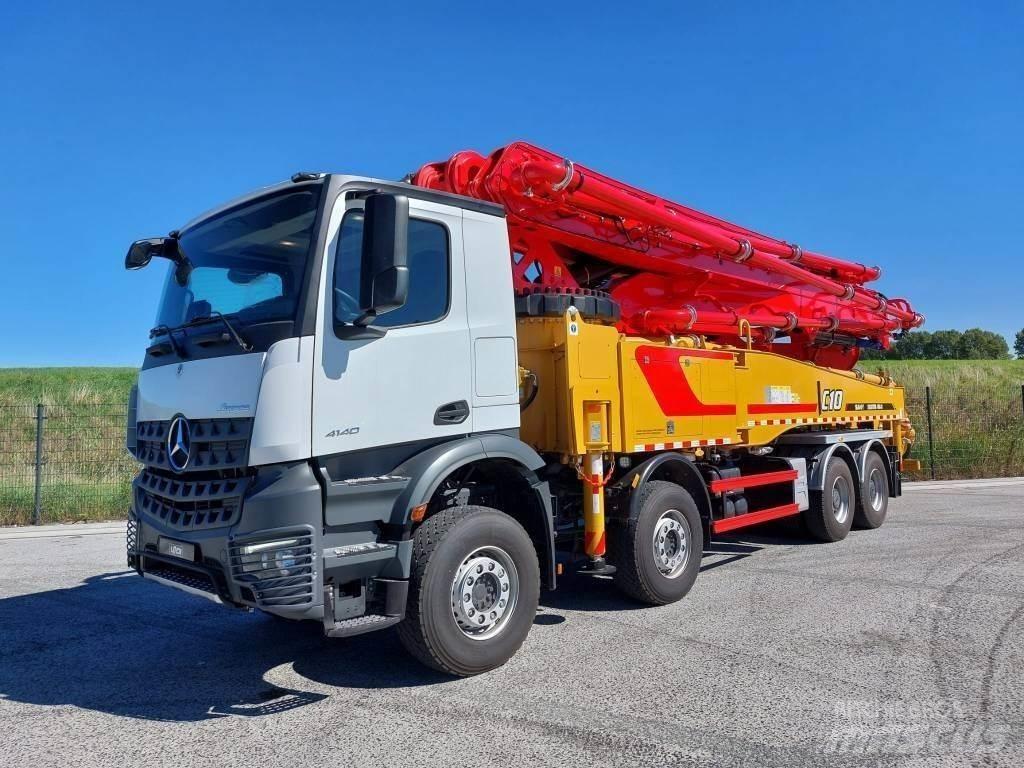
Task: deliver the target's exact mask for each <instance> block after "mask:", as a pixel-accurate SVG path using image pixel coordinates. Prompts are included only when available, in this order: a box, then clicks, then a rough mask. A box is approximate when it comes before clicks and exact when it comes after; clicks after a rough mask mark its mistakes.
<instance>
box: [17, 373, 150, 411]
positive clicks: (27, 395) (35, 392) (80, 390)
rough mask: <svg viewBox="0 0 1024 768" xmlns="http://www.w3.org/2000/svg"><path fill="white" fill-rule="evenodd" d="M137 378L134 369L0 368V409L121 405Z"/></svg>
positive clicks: (126, 398) (125, 400) (126, 399)
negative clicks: (44, 405)
mask: <svg viewBox="0 0 1024 768" xmlns="http://www.w3.org/2000/svg"><path fill="white" fill-rule="evenodd" d="M137 375H138V371H136V369H134V368H0V406H4V405H20V406H24V405H35V404H36V403H45V404H54V403H60V404H63V405H70V404H82V405H119V406H123V405H124V404H125V403H126V402H128V392H129V390H130V389H131V388H132V384H134V383H135V377H136V376H137Z"/></svg>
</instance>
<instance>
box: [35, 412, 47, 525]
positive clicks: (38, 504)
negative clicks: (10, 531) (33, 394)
mask: <svg viewBox="0 0 1024 768" xmlns="http://www.w3.org/2000/svg"><path fill="white" fill-rule="evenodd" d="M45 418H46V406H45V405H43V404H42V403H37V404H36V500H35V504H34V505H33V507H32V525H39V517H40V514H41V513H42V489H43V420H44V419H45Z"/></svg>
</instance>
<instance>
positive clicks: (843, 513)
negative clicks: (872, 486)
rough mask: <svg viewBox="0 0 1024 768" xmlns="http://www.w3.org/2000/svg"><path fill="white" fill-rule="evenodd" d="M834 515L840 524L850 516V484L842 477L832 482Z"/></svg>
mask: <svg viewBox="0 0 1024 768" xmlns="http://www.w3.org/2000/svg"><path fill="white" fill-rule="evenodd" d="M832 514H833V515H834V516H835V518H836V522H837V523H840V524H842V523H845V522H846V519H847V518H848V517H849V516H850V484H849V482H847V480H846V478H845V477H843V476H841V475H840V476H839V477H837V478H836V479H835V480H834V481H832Z"/></svg>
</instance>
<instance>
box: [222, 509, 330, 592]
mask: <svg viewBox="0 0 1024 768" xmlns="http://www.w3.org/2000/svg"><path fill="white" fill-rule="evenodd" d="M275 542H281V543H280V544H278V545H276V546H275ZM247 549H248V551H247ZM279 555H284V557H281V558H279V557H278V556H279ZM228 557H229V558H230V562H231V575H232V578H233V579H234V581H235V582H237V583H238V584H242V585H245V586H246V587H248V588H249V589H251V590H252V593H253V596H254V597H255V598H256V603H257V605H260V606H262V607H268V608H269V607H274V606H277V607H281V606H296V605H306V604H309V603H312V602H313V588H314V580H315V578H316V573H315V571H314V566H313V558H314V552H313V532H312V530H311V529H309V528H302V529H298V530H293V531H282V532H277V531H275V532H274V535H273V538H272V539H271V538H268V536H267V534H266V533H264V534H262V535H261V536H260V537H259V538H251V539H237V540H235V541H232V542H231V545H230V546H229V547H228Z"/></svg>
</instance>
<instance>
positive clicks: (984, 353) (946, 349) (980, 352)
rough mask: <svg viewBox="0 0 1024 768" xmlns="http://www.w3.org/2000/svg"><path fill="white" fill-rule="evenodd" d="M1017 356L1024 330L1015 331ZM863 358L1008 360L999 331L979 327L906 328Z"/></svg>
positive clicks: (1022, 351) (1023, 347)
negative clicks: (917, 329) (894, 338)
mask: <svg viewBox="0 0 1024 768" xmlns="http://www.w3.org/2000/svg"><path fill="white" fill-rule="evenodd" d="M1013 348H1014V352H1015V353H1016V355H1017V357H1018V358H1020V359H1022V360H1024V329H1022V330H1020V331H1018V332H1017V336H1016V338H1015V340H1014V344H1013ZM861 357H862V358H863V359H865V360H1007V359H1009V358H1010V348H1009V345H1007V343H1006V338H1005V337H1004V336H1003V335H1002V334H999V333H995V332H993V331H986V330H983V329H981V328H969V329H968V330H966V331H956V330H948V331H907V332H906V333H904V334H902V335H901V336H900V337H899V338H898V339H896V340H895V341H894V342H893V344H892V346H891V347H890V348H889V349H887V350H879V349H865V350H863V351H862V353H861Z"/></svg>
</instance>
